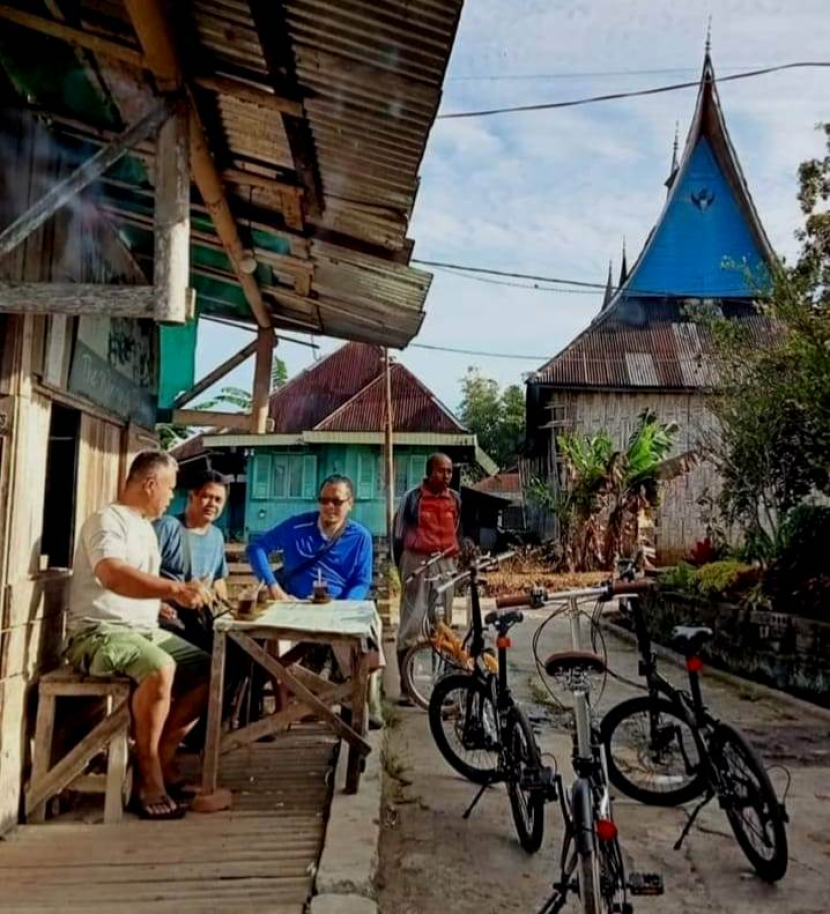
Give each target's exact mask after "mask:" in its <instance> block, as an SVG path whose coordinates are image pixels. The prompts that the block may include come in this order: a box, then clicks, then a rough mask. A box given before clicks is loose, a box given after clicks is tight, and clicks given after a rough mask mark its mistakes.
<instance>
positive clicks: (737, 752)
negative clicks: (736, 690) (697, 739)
mask: <svg viewBox="0 0 830 914" xmlns="http://www.w3.org/2000/svg"><path fill="white" fill-rule="evenodd" d="M709 749H710V752H711V755H712V763H713V764H714V765H715V767H716V768H717V769H718V771H719V772H720V775H721V780H722V782H723V789H722V790H719V792H718V794H719V795H718V799H719V800H720V801H721V805H722V806H723V808H724V810H725V812H726V817H727V818H728V819H729V824H730V825H731V826H732V831H733V832H734V833H735V838H736V839H737V841H738V844H739V845H740V848H741V850H742V851H743V852H744V854H746V858H747V860H749V862H750V863H751V864H752V866H753V867H754V868H755V871H756V872H757V873H758V875H759V876H760V877H761V878H762V879H764V880H766V881H767V882H777V881H778V880H779V879H781V878H782V877H783V876H784V874H785V873H786V872H787V862H788V857H787V831H786V829H785V827H784V812H783V809H782V807H781V804H780V803H779V802H778V797H777V796H776V795H775V789H774V788H773V786H772V783H771V782H770V779H769V776H768V775H767V772H766V771H765V770H764V766H763V764H762V763H761V760H760V758H759V757H758V754H757V753H756V752H755V750H754V749H753V748H752V746H750V745H749V744H748V743H747V742H746V740H745V739H744V738H743V737H742V736H741V734H740V733H738V731H737V730H735V729H734V728H733V727H730V726H729V725H728V724H719V725H718V727H717V729H716V730H715V733H714V736H713V737H712V740H711V742H710V744H709Z"/></svg>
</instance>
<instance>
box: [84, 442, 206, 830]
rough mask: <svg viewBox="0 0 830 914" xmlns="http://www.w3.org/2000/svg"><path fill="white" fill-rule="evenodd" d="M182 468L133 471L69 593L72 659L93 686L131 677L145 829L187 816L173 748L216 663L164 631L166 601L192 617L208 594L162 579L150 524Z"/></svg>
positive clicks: (100, 516) (151, 455) (200, 705)
mask: <svg viewBox="0 0 830 914" xmlns="http://www.w3.org/2000/svg"><path fill="white" fill-rule="evenodd" d="M177 469H178V467H177V464H176V461H175V460H174V459H173V458H172V457H171V456H170V455H169V454H166V453H164V452H163V451H144V452H142V453H141V454H139V455H138V456H137V457H136V458H135V460H134V461H133V463H132V466H131V467H130V471H129V474H128V476H127V481H126V483H125V486H124V491H123V493H122V495H121V497H120V498H119V500H118V501H117V502H116V503H115V504H112V505H110V506H109V507H107V508H104V509H103V510H101V511H97V512H96V513H95V514H93V515H92V516H91V517H89V518H88V519H87V520H86V522H85V523H84V525H83V526H82V527H81V531H80V535H79V537H78V546H77V549H76V552H75V561H74V565H73V574H72V584H71V588H70V598H69V613H68V618H67V630H68V634H69V643H68V645H67V649H66V657H67V659H68V660H69V662H70V663H71V664H72V665H73V666H74V667H75V668H76V669H78V670H80V671H81V672H83V673H85V674H87V675H89V676H112V675H116V674H118V675H125V676H129V677H130V679H132V680H133V682H134V683H135V685H136V688H135V690H134V691H133V693H132V697H131V699H130V709H131V711H132V719H133V733H134V736H135V744H136V758H137V762H138V775H139V779H138V785H137V794H136V802H137V804H138V813H139V815H140V816H141V817H142V818H147V819H178V818H181V817H182V816H183V815H184V806H182V805H179V803H178V802H177V800H176V794H177V793H178V792H179V791H181V790H182V789H183V785H182V784H181V782H180V779H179V778H178V775H177V772H176V770H175V761H174V756H175V752H176V747H177V746H178V745H179V743H180V742H181V741H182V739H183V738H184V736H185V735H186V734H187V733H188V731H189V730H190V729H191V727H193V725H194V724H195V723H196V721H197V720H198V719H199V717H200V716H201V715H202V713H203V712H204V710H205V707H206V705H207V696H208V676H209V670H210V658H209V657H208V655H207V654H205V653H204V652H203V651H200V650H199V649H198V648H196V647H194V646H193V645H192V644H189V643H188V642H187V641H184V640H183V639H182V638H179V637H177V636H176V635H173V634H170V633H168V632H165V631H162V630H161V629H160V628H159V624H158V617H159V605H160V601H161V600H171V601H174V602H176V603H177V604H179V605H180V606H185V607H188V608H191V609H195V608H198V607H199V606H202V605H203V603H204V602H205V598H206V593H205V590H204V588H203V587H202V585H201V584H199V582H198V581H194V582H190V583H183V582H181V581H171V580H169V579H168V578H163V577H160V576H159V565H160V561H161V559H160V556H159V548H158V542H157V540H156V534H155V531H154V530H153V526H152V523H151V521H153V520H155V519H156V518H157V517H160V516H161V515H162V514H163V513H164V511H165V510H166V508H167V506H168V505H169V504H170V501H171V499H172V498H173V490H174V488H175V486H176V472H177Z"/></svg>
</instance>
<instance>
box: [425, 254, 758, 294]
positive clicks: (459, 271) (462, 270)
mask: <svg viewBox="0 0 830 914" xmlns="http://www.w3.org/2000/svg"><path fill="white" fill-rule="evenodd" d="M411 262H412V263H417V264H420V265H421V266H426V267H433V268H434V269H439V270H451V271H452V272H453V274H454V275H456V276H459V277H461V278H462V279H478V280H479V281H483V280H482V279H481V277H480V276H475V275H467V274H476V273H484V274H485V275H488V276H504V277H507V278H508V279H527V280H531V281H534V282H546V283H556V284H558V285H564V286H579V287H580V288H582V287H584V288H586V289H590V290H599V289H602V290H603V291H604V290H605V289H606V287H607V286H606V283H604V282H586V281H585V280H582V279H562V278H561V277H559V278H557V277H555V276H536V275H534V274H532V273H513V272H509V271H507V270H492V269H490V268H488V267H471V266H466V265H464V264H460V263H447V262H445V261H440V260H419V259H417V258H415V257H413V258H412V261H411ZM515 285H516V286H517V287H518V288H524V289H531V290H535V289H536V288H537V287H534V286H521V285H519V284H518V283H517V284H515ZM621 288H622V286H611V292H618V291H619V290H620V289H621ZM540 291H545V292H563V293H564V292H567V293H568V294H578V293H577V290H572V289H542V288H540ZM630 291H631V294H632V295H634V296H639V297H648V298H666V297H674V298H676V297H677V294H678V293H677V292H676V291H671V290H668V291H667V290H665V289H662V290H656V289H631V290H630ZM581 294H591V295H594V294H596V293H595V291H591V292H590V293H587V292H583V293H581ZM718 295H719V296H724V295H728V296H731V295H737V296H744V297H746V298H751V297H752V294H751V293H750V292H749V291H748V290H747V289H746V288H745V287H744V286H736V287H735V288H734V289H721V290H720V291H719V292H718ZM687 297H689V298H695V297H699V296H692V295H689V296H687Z"/></svg>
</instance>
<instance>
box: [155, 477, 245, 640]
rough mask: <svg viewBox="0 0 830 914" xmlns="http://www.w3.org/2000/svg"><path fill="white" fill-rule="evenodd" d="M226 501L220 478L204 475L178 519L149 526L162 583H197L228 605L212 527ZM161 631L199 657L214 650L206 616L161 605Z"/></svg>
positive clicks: (217, 534) (220, 546)
mask: <svg viewBox="0 0 830 914" xmlns="http://www.w3.org/2000/svg"><path fill="white" fill-rule="evenodd" d="M227 497H228V486H227V483H226V482H225V477H224V476H222V475H221V474H220V473H216V472H214V471H213V470H208V471H207V472H205V473H203V474H202V475H201V476H200V477H199V478H198V479H197V480H196V483H195V485H194V486H193V488H191V490H190V494H189V496H188V499H187V507H186V508H185V511H184V513H183V514H179V515H177V516H175V517H174V516H172V515H170V514H166V515H165V516H164V517H160V518H159V519H158V520H157V521H155V522H154V523H153V527H154V528H155V531H156V536H157V537H158V541H159V550H160V552H161V576H162V577H164V578H171V579H172V580H174V581H201V582H202V583H203V584H204V585H205V586H206V587H212V588H213V590H214V591H215V592H216V594H217V595H218V596H219V597H221V598H222V599H223V600H227V599H228V589H227V586H226V584H225V578H226V577H227V576H228V563H227V561H226V559H225V539H224V537H223V536H222V532H221V531H220V530H219V529H218V528H217V527H215V526H214V523H215V522H216V521H217V520H218V519H219V517H220V516H221V514H222V509H223V508H224V507H225V502H226V501H227ZM179 609H181V610H182V612H179ZM161 625H162V628H166V629H168V630H170V631H174V632H176V631H177V632H178V634H179V635H181V637H182V638H184V639H185V640H187V641H190V642H191V644H195V645H196V646H197V647H200V648H202V650H204V651H207V652H210V651H211V649H212V647H213V643H212V642H213V622H212V619H210V618H209V617H208V616H207V614H206V613H202V614H200V613H198V612H194V611H192V610H188V609H186V608H184V607H177V606H174V605H171V604H170V603H162V606H161Z"/></svg>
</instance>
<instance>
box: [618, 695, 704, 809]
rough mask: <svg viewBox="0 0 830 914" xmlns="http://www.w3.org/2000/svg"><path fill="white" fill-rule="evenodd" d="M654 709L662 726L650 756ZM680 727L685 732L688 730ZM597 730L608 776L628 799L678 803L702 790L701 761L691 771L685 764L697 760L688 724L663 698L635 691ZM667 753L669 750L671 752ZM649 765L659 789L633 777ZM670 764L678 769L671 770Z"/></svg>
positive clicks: (650, 804) (685, 800)
mask: <svg viewBox="0 0 830 914" xmlns="http://www.w3.org/2000/svg"><path fill="white" fill-rule="evenodd" d="M653 713H656V714H657V716H658V728H659V730H660V732H659V733H658V735H657V740H658V742H660V743H661V747H660V748H659V750H657V751H659V753H660V758H659V759H658V758H656V757H655V756H654V755H652V756H651V757H649V756H648V753H650V752H653V751H654V745H653V740H654V739H655V737H654V734H653V732H652V724H651V715H652V714H653ZM684 730H686V731H689V732H688V734H686V733H685V732H684ZM646 731H647V732H646ZM600 734H601V738H602V743H603V746H604V748H605V757H606V761H607V764H608V777H609V779H610V780H611V783H612V784H613V785H614V786H615V787H616V788H617V789H618V790H621V791H622V792H623V793H624V794H625V795H626V796H629V797H631V799H632V800H637V801H638V802H640V803H645V804H646V805H648V806H679V805H680V804H682V803H688V802H690V801H691V800H694V799H695V798H696V797H699V796H700V795H701V794H702V793H703V792H704V790H706V785H707V782H706V778H705V776H704V775H703V773H702V771H701V770H700V766H699V765H698V770H695V771H693V772H689V771H688V768H687V763H688V762H691V763H695V762H697V761H698V760H697V748H696V744H695V741H694V737H693V735H692V733H691V728H690V726H689V724H688V723H687V721H686V718H685V717H684V716H683V715H682V713H681V712H679V711H678V709H677V708H676V707H675V706H674V705H673V704H672V703H671V702H670V701H667V700H666V699H665V698H661V697H657V698H655V697H652V696H650V695H638V696H637V697H635V698H629V699H627V700H626V701H623V702H621V703H620V704H618V705H615V706H614V707H613V708H611V710H610V711H609V712H608V713H607V714H606V715H605V717H604V718H603V720H602V724H601V725H600ZM667 740H668V741H669V742H667ZM681 747H682V748H681ZM665 753H671V756H670V757H669V755H666V754H665ZM623 755H625V758H623V757H622V756H623ZM649 765H650V766H651V767H652V768H654V769H655V771H656V774H655V778H656V780H655V783H657V784H660V787H659V788H658V787H648V786H646V785H644V784H643V783H638V782H637V781H636V780H635V779H634V777H633V776H632V774H633V772H634V771H635V770H636V769H637V768H638V767H639V768H642V769H643V770H644V771H646V770H647V769H648V767H649ZM671 765H674V766H675V767H676V770H672V768H671ZM681 766H682V768H681ZM626 769H628V772H629V773H626ZM673 784H676V786H673Z"/></svg>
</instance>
